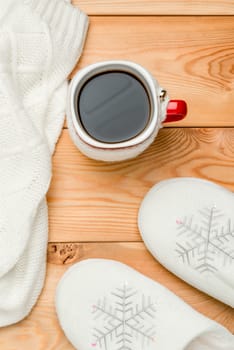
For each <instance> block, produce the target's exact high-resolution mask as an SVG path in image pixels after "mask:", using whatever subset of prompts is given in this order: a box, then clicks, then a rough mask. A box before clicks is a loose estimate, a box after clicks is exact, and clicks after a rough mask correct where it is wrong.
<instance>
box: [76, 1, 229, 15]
mask: <svg viewBox="0 0 234 350" xmlns="http://www.w3.org/2000/svg"><path fill="white" fill-rule="evenodd" d="M72 3H73V4H74V5H75V6H79V7H80V8H81V9H82V10H84V11H85V12H87V13H88V14H89V15H140V16H142V15H145V16H146V15H231V14H234V1H233V0H226V1H218V0H206V1H200V0H189V1H186V0H165V1H160V0H144V1H142V0H127V1H123V0H98V1H97V0H73V1H72Z"/></svg>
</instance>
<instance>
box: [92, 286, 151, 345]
mask: <svg viewBox="0 0 234 350" xmlns="http://www.w3.org/2000/svg"><path fill="white" fill-rule="evenodd" d="M111 294H112V296H113V297H114V300H115V301H114V304H112V303H110V302H109V300H108V298H107V297H103V299H99V300H98V302H97V304H95V305H93V307H92V308H93V315H94V321H95V326H94V328H93V336H94V339H95V340H94V342H93V343H92V344H91V345H92V347H96V346H97V345H98V346H99V348H100V349H105V350H108V349H110V347H109V346H108V344H110V346H111V349H112V350H123V349H126V350H127V349H128V350H134V348H133V345H134V344H133V340H134V339H137V340H138V341H139V342H141V345H142V349H143V348H144V347H145V346H149V344H150V343H152V342H154V341H155V334H156V332H155V326H154V324H152V322H151V321H152V320H154V319H155V314H156V307H155V306H156V304H155V302H154V301H153V300H152V298H151V297H150V296H148V297H146V296H145V295H144V294H142V293H139V292H138V291H136V290H134V289H133V288H131V287H128V285H127V284H126V283H125V284H124V285H123V286H122V287H121V288H116V290H115V291H113V292H112V293H111ZM136 298H137V299H136Z"/></svg>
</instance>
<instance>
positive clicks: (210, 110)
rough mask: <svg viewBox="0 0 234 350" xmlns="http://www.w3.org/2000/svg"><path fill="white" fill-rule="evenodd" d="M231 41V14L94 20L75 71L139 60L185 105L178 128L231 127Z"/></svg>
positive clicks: (233, 25)
mask: <svg viewBox="0 0 234 350" xmlns="http://www.w3.org/2000/svg"><path fill="white" fill-rule="evenodd" d="M233 38H234V20H233V17H231V16H223V17H211V16H210V17H207V16H205V17H196V16H191V17H187V16H183V17H182V16H174V17H173V16H171V17H165V16H164V17H128V16H127V17H123V16H122V17H113V16H112V17H110V16H108V17H92V18H91V21H90V29H89V33H88V38H87V42H86V45H85V50H84V54H83V56H82V58H81V60H80V62H79V65H78V67H77V69H80V68H82V67H84V66H86V65H88V64H91V63H94V62H97V61H102V60H111V59H124V60H132V61H135V62H136V63H139V64H141V65H143V66H144V67H145V68H147V69H149V70H150V72H152V74H153V75H154V77H155V78H157V80H158V81H159V82H160V84H161V85H162V86H163V87H165V88H166V89H167V90H168V93H169V96H170V97H171V98H172V99H177V98H179V99H185V100H186V101H187V103H188V116H187V118H186V119H184V120H183V121H181V122H178V123H176V124H174V126H177V127H180V126H232V125H233V124H234V112H233V101H234V75H233V69H234V68H233V67H234V40H233ZM75 72H76V69H75V70H74V73H75ZM74 73H73V74H74ZM168 125H169V124H167V125H166V126H168Z"/></svg>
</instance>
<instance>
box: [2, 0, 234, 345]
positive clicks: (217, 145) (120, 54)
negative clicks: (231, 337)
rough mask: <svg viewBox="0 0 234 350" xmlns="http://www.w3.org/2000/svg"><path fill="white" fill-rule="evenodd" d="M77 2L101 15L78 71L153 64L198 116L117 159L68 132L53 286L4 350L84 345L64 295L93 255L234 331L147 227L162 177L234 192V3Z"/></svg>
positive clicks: (58, 174) (60, 158)
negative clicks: (91, 150) (73, 333)
mask: <svg viewBox="0 0 234 350" xmlns="http://www.w3.org/2000/svg"><path fill="white" fill-rule="evenodd" d="M73 3H74V4H75V5H76V6H77V5H79V6H80V8H82V9H83V10H84V11H86V12H87V13H88V14H92V15H95V16H92V17H90V28H89V33H88V38H87V42H86V45H85V49H84V53H83V55H82V58H81V60H80V62H79V64H78V65H77V67H76V69H75V70H74V72H73V74H72V75H71V76H73V75H74V73H75V72H76V70H77V69H80V68H82V67H85V66H87V65H88V64H91V63H94V62H97V61H101V60H108V59H127V60H133V61H135V62H137V63H139V64H142V65H143V66H144V67H146V68H147V69H149V70H150V71H151V72H152V74H153V75H154V76H155V77H157V79H158V80H159V82H160V83H161V85H162V86H164V87H166V88H167V90H168V92H169V95H170V96H171V98H183V99H185V100H186V101H187V103H188V109H189V113H188V117H187V119H186V120H184V121H182V122H179V123H177V124H171V125H170V126H171V127H168V126H169V125H167V128H165V129H163V130H161V131H160V133H159V135H158V137H157V139H156V141H155V142H154V143H153V145H152V146H151V147H150V148H149V149H148V150H146V151H145V152H144V153H143V154H142V155H140V156H139V157H138V158H137V159H135V160H131V161H128V162H122V163H115V164H106V163H102V162H96V161H93V160H90V159H88V158H86V157H85V156H83V155H82V154H81V153H80V152H79V151H78V150H77V149H76V148H75V146H74V145H73V144H72V142H71V140H70V138H69V135H68V130H66V129H64V130H63V133H62V137H61V139H60V141H59V143H58V145H57V148H56V152H55V155H54V157H53V180H52V184H51V188H50V191H49V193H48V203H49V227H50V233H49V242H50V243H49V244H48V268H47V276H46V283H45V288H44V290H43V293H42V295H41V297H40V298H39V301H38V303H37V305H36V307H35V308H34V309H33V311H32V313H31V314H30V315H29V316H28V317H27V318H26V319H25V320H23V321H22V322H20V323H18V324H16V325H13V326H10V327H7V328H3V329H0V350H22V349H24V350H32V349H34V350H73V349H74V348H73V347H72V346H71V344H70V343H69V342H68V340H67V339H66V337H65V336H64V334H63V332H62V330H61V328H60V326H59V324H58V320H57V317H56V314H55V307H54V294H55V289H56V286H57V284H58V281H59V279H60V278H61V277H62V275H63V273H64V272H65V271H66V270H67V268H68V267H69V266H71V265H72V264H73V263H75V262H77V261H80V260H83V259H86V258H107V259H115V260H119V261H121V262H123V263H126V264H127V265H129V266H131V267H133V268H135V269H137V270H138V271H140V272H142V273H143V274H145V275H146V276H149V277H151V278H153V279H154V280H156V281H158V282H160V283H162V284H163V285H165V286H166V287H168V288H169V289H170V290H172V291H173V292H174V293H175V294H177V295H178V296H179V297H181V298H182V299H184V300H185V301H186V302H187V303H188V304H190V305H191V306H192V307H194V308H195V309H196V310H198V311H200V312H201V313H203V314H204V315H206V316H208V317H210V318H211V319H214V320H216V321H217V322H219V323H220V324H222V325H224V326H225V327H227V328H228V329H229V330H230V331H231V332H233V333H234V310H233V309H231V308H230V307H228V306H226V305H224V304H222V303H220V302H218V301H217V300H214V299H212V298H211V297H209V296H207V295H205V294H204V293H201V292H199V291H197V290H195V289H194V288H192V287H191V286H189V285H188V284H186V283H185V282H183V281H181V280H180V279H179V278H177V277H175V276H174V275H173V274H171V273H170V272H169V271H167V270H166V269H165V268H163V267H162V266H161V265H160V264H159V263H158V262H157V261H156V260H155V259H154V258H153V257H152V256H151V255H150V254H149V252H148V251H147V250H146V248H145V246H144V244H143V242H141V238H140V235H139V232H138V228H137V213H138V209H139V205H140V203H141V200H142V199H143V197H144V195H145V194H146V193H147V191H148V190H149V189H150V188H151V186H152V185H153V184H155V183H157V182H159V181H160V180H163V179H167V178H171V177H175V176H195V177H199V178H204V179H208V180H212V181H214V182H216V183H218V184H220V185H223V186H224V187H226V188H227V189H230V190H232V191H234V166H233V164H234V113H233V100H234V77H233V73H234V70H233V66H234V45H233V37H234V21H233V16H230V15H233V14H234V1H233V0H224V1H218V0H207V1H200V0H191V1H186V0H181V1H180V0H166V1H160V0H154V1H151V0H144V1H142V0H141V1H140V0H128V1H123V0H73ZM155 15H156V16H155ZM173 15H176V16H173ZM185 15H189V16H185ZM195 15H203V16H195ZM204 15H209V16H204ZM210 15H217V16H210ZM224 15H225V16H224ZM79 350H82V349H79ZM172 350H173V349H172Z"/></svg>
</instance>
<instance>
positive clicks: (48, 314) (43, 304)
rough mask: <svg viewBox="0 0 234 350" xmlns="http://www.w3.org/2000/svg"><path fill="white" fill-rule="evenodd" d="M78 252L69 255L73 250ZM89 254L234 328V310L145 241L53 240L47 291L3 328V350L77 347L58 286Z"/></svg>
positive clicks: (0, 343) (0, 331)
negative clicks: (64, 324) (57, 300)
mask: <svg viewBox="0 0 234 350" xmlns="http://www.w3.org/2000/svg"><path fill="white" fill-rule="evenodd" d="M72 249H73V251H74V252H75V251H76V254H75V255H74V256H73V257H71V258H70V259H67V260H66V261H65V264H64V256H65V255H67V256H69V254H70V252H71V250H72ZM86 258H105V259H114V260H117V261H121V262H123V263H125V264H127V265H129V266H130V267H133V268H135V269H136V270H138V271H139V272H141V273H143V274H145V275H146V276H148V277H150V278H152V279H154V280H155V281H158V282H159V283H162V284H163V285H164V286H165V287H167V288H169V289H170V290H171V291H172V292H174V293H175V294H177V295H178V296H179V297H181V298H182V299H183V300H185V301H186V302H187V303H188V304H190V305H191V306H192V307H193V308H195V309H196V310H197V311H199V312H201V313H202V314H204V315H206V316H207V317H210V318H212V319H214V320H216V321H217V322H219V323H220V324H222V325H224V326H225V327H227V328H228V329H229V330H230V331H231V332H234V310H233V309H231V308H230V307H227V306H226V305H224V304H222V303H220V302H218V301H217V300H214V299H213V298H211V297H209V296H207V295H205V294H204V293H202V292H199V291H197V290H195V289H194V288H192V287H191V286H189V285H187V284H186V283H184V282H183V281H181V280H180V279H179V278H177V277H175V276H174V275H172V274H171V273H170V272H168V271H167V270H166V269H164V268H163V267H162V266H161V265H160V264H159V263H158V262H157V261H156V260H155V259H154V258H153V257H152V256H151V255H150V254H149V253H148V252H147V250H146V248H145V247H144V245H143V243H114V244H112V243H82V244H80V243H71V244H69V245H67V244H54V243H53V244H50V245H49V247H48V269H47V278H46V284H45V288H44V291H43V293H42V295H41V297H40V299H39V302H38V303H37V305H36V307H35V308H34V309H33V311H32V313H31V314H30V315H29V317H27V318H26V319H25V320H24V321H22V322H21V323H19V324H17V325H14V326H11V327H8V328H5V329H4V328H3V329H0V349H2V350H22V349H25V350H32V349H35V350H73V349H74V348H73V347H72V345H71V344H69V342H68V340H67V339H66V337H65V336H64V334H63V332H62V330H61V328H60V326H59V324H58V320H57V317H56V314H55V307H54V296H55V290H56V286H57V284H58V282H59V280H60V278H61V277H62V275H63V274H64V272H65V271H66V270H67V269H68V267H69V266H71V264H72V263H75V262H78V261H80V260H82V259H86Z"/></svg>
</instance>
